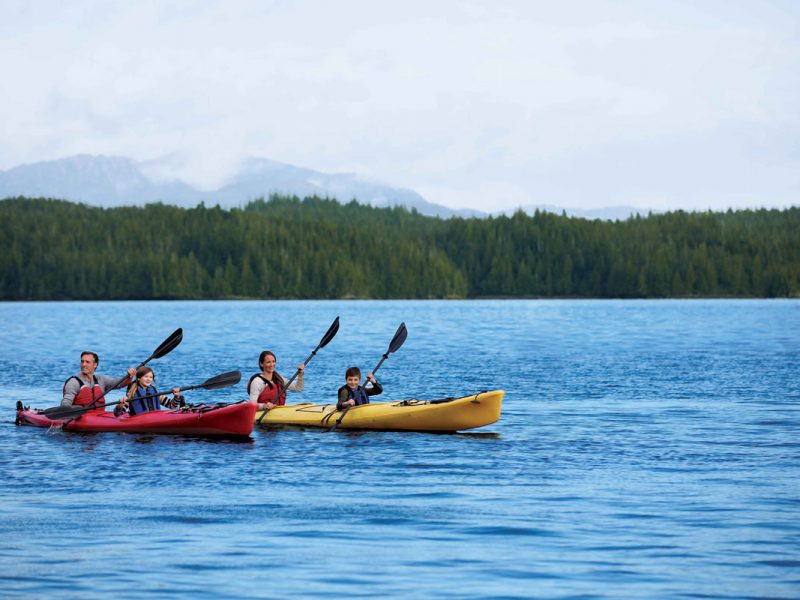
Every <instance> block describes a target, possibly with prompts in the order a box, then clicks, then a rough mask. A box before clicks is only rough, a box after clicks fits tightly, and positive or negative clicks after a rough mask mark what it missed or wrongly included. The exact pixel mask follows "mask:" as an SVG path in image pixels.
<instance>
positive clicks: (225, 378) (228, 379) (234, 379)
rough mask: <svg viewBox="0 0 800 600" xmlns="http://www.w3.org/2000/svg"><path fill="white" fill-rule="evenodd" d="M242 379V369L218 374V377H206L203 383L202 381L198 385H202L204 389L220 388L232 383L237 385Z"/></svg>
mask: <svg viewBox="0 0 800 600" xmlns="http://www.w3.org/2000/svg"><path fill="white" fill-rule="evenodd" d="M241 380H242V373H241V371H231V372H230V373H223V374H222V375H217V376H216V377H212V378H211V379H206V380H205V381H204V382H203V383H201V384H200V385H198V386H197V387H201V388H203V389H204V390H218V389H221V388H225V387H228V386H231V385H236V384H237V383H239V382H240V381H241Z"/></svg>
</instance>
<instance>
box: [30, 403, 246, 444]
mask: <svg viewBox="0 0 800 600" xmlns="http://www.w3.org/2000/svg"><path fill="white" fill-rule="evenodd" d="M255 411H256V406H255V405H254V404H250V403H249V402H240V403H237V404H228V405H225V406H215V405H207V406H204V405H201V406H195V407H192V408H189V409H186V408H184V409H180V410H154V411H150V412H147V413H144V414H141V415H135V416H130V415H127V414H124V415H121V416H119V417H115V416H114V413H113V412H109V411H90V412H88V413H86V414H84V415H81V416H79V417H76V418H74V419H60V420H59V419H56V420H54V419H50V418H48V417H47V416H46V415H45V414H43V413H42V412H41V411H39V410H36V409H34V410H31V409H23V410H17V424H18V425H32V426H34V427H52V428H60V429H63V430H64V431H85V432H105V431H122V432H129V433H159V434H169V435H199V436H249V435H250V434H251V433H252V432H253V420H254V415H255Z"/></svg>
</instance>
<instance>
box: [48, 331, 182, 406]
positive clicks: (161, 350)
mask: <svg viewBox="0 0 800 600" xmlns="http://www.w3.org/2000/svg"><path fill="white" fill-rule="evenodd" d="M182 340H183V329H182V328H181V327H178V328H177V329H176V330H175V331H173V332H172V333H171V334H170V336H169V337H168V338H167V339H165V340H164V341H163V342H161V345H159V347H158V348H156V349H155V350H153V353H152V354H151V355H150V356H149V357H147V358H146V359H145V360H144V361H143V362H141V363H139V366H138V367H136V370H137V371H138V370H139V369H140V368H141V367H143V366H145V365H146V364H147V363H149V362H150V361H151V360H153V359H154V358H161V357H162V356H166V355H167V354H169V353H170V352H172V351H173V350H174V349H175V348H177V347H178V344H180V343H181V341H182ZM127 378H128V375H127V374H126V375H125V377H123V378H122V379H120V380H119V381H117V382H116V383H115V384H114V385H113V387H110V388H109V389H107V390H106V391H105V392H103V393H102V394H100V395H99V396H98V397H97V398H95V399H94V400H93V401H92V402H91V404H87V405H86V406H81V407H80V408H83V409H85V410H84V411H83V412H86V411H87V410H91V409H93V408H94V407H95V406H96V405H97V403H98V402H99V401H100V400H102V399H103V398H104V397H105V395H106V394H107V393H108V392H110V391H112V390H115V389H117V388H118V387H119V385H120V384H121V383H122V382H123V381H125V380H126V379H127ZM67 408H76V407H72V406H63V407H62V406H54V407H52V408H47V409H45V410H44V414H45V415H46V416H48V417H50V418H53V417H52V415H53V414H55V413H56V412H57V411H59V410H64V409H67ZM83 412H81V413H79V414H83ZM62 418H63V417H62Z"/></svg>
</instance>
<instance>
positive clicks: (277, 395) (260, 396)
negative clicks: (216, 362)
mask: <svg viewBox="0 0 800 600" xmlns="http://www.w3.org/2000/svg"><path fill="white" fill-rule="evenodd" d="M276 363H277V359H276V358H275V354H273V353H272V352H270V351H269V350H264V351H263V352H262V353H261V354H260V355H259V356H258V366H259V368H260V369H261V373H256V374H255V375H253V376H252V377H251V378H250V381H248V382H247V395H248V397H249V399H250V402H252V403H253V404H255V405H256V409H257V410H264V409H272V408H274V407H276V406H283V405H284V404H286V394H284V393H283V390H284V389H285V388H286V382H285V380H284V379H283V377H282V376H281V374H280V373H278V372H277V371H276V370H275V364H276ZM305 368H306V366H305V364H303V363H300V364H299V365H297V371H298V373H297V379H295V380H294V382H292V384H291V385H290V386H289V391H292V392H302V391H303V387H304V380H303V373H304V371H305Z"/></svg>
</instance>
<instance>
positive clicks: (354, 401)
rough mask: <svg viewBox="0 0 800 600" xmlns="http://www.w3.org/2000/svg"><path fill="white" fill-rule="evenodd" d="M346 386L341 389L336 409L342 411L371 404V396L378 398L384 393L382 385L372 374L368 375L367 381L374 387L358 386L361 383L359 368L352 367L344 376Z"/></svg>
mask: <svg viewBox="0 0 800 600" xmlns="http://www.w3.org/2000/svg"><path fill="white" fill-rule="evenodd" d="M344 381H345V385H343V386H342V387H340V388H339V398H338V401H337V402H336V408H337V409H339V410H341V409H343V408H347V407H349V406H358V405H360V404H369V397H370V396H377V395H378V394H380V393H381V392H382V391H383V388H382V387H381V384H380V383H378V380H377V379H375V376H374V375H373V374H372V373H367V381H369V382H370V383H371V384H372V387H370V388H369V389H367V386H366V384H365V385H364V387H361V386H360V385H358V384H359V383H360V382H361V369H359V368H358V367H350V368H349V369H347V371H345V374H344Z"/></svg>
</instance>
